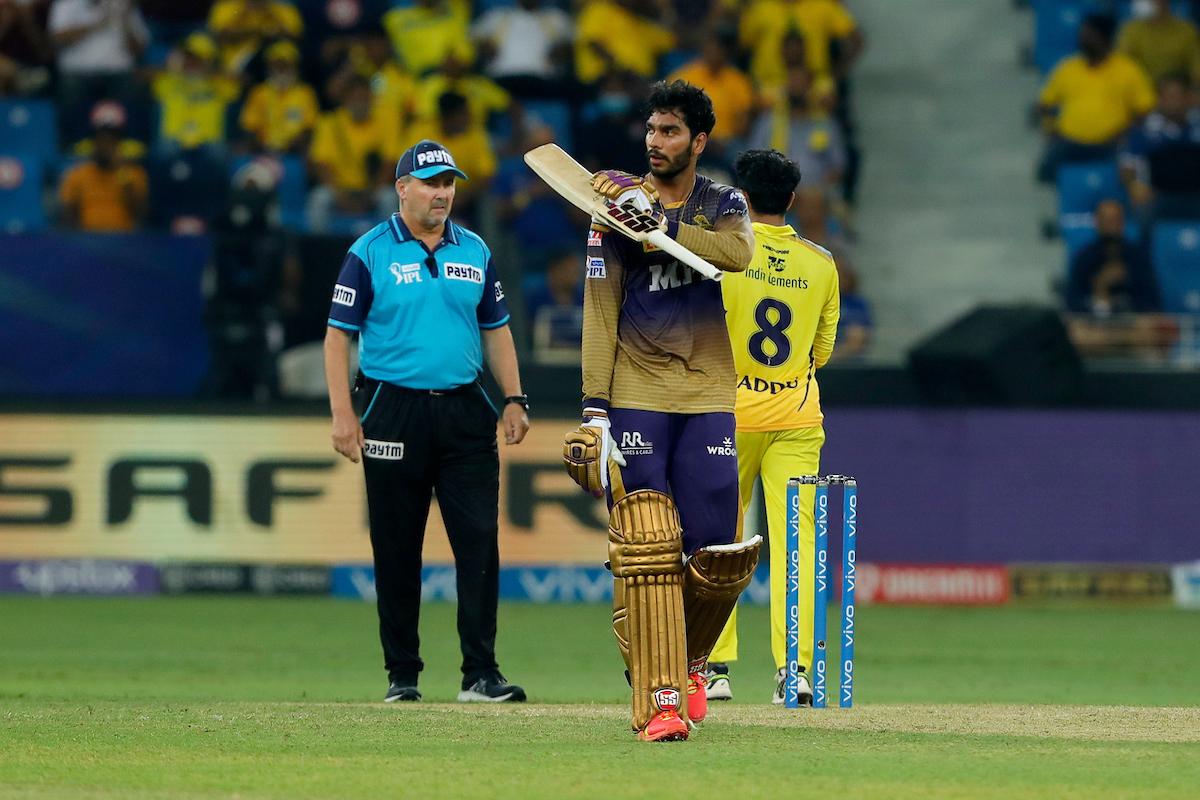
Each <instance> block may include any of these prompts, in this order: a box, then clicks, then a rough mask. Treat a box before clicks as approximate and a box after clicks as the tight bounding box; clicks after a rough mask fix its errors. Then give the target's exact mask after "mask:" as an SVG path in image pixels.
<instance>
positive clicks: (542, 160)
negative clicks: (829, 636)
mask: <svg viewBox="0 0 1200 800" xmlns="http://www.w3.org/2000/svg"><path fill="white" fill-rule="evenodd" d="M525 163H526V164H528V165H529V168H530V169H532V170H533V171H534V172H536V173H537V174H538V177H540V178H541V179H542V180H544V181H545V182H546V184H547V185H548V186H549V187H550V188H551V189H553V190H554V191H556V192H558V193H559V194H560V195H562V196H563V197H564V198H565V199H566V200H567V201H568V202H570V203H571V205H573V206H575V207H576V208H578V209H580V210H582V211H585V212H587V213H588V214H591V215H592V216H593V217H596V218H598V219H602V220H604V224H606V225H608V226H610V227H612V228H614V229H616V230H617V231H619V232H620V233H622V234H624V235H625V236H628V237H629V238H630V239H633V240H634V241H638V242H649V243H650V244H652V245H654V246H655V247H657V248H658V249H659V250H662V251H664V252H666V253H669V254H670V255H672V256H674V257H675V258H676V259H678V260H679V262H680V263H683V264H687V265H688V266H689V267H691V268H692V269H694V270H696V272H699V273H700V274H701V275H703V276H704V277H706V278H711V279H712V280H714V281H719V280H721V277H722V276H723V275H724V273H723V272H721V270H719V269H717V268H716V267H714V266H713V265H712V264H710V263H708V262H707V261H705V260H704V259H703V258H701V257H700V256H698V255H696V254H695V253H693V252H692V251H691V250H688V249H687V248H686V247H684V246H683V245H681V244H680V243H679V242H677V241H675V240H674V239H672V238H671V237H670V236H667V234H666V232H665V231H663V230H660V229H659V228H658V225H657V224H656V223H655V221H654V218H653V217H651V216H650V215H649V214H647V213H646V212H644V211H642V210H641V209H638V208H635V207H634V206H633V205H632V204H625V205H621V206H618V205H616V204H615V203H613V202H611V201H609V200H608V199H606V198H604V197H601V196H600V195H598V194H596V193H595V192H594V191H593V190H592V173H591V172H589V171H588V170H587V169H586V168H585V167H584V166H583V165H582V164H580V163H579V162H578V161H576V160H575V159H573V158H571V156H570V155H568V154H567V152H566V151H565V150H563V149H562V148H561V147H559V146H558V145H556V144H544V145H541V146H540V147H535V148H533V149H532V150H530V151H529V152H528V153H526V154H525Z"/></svg>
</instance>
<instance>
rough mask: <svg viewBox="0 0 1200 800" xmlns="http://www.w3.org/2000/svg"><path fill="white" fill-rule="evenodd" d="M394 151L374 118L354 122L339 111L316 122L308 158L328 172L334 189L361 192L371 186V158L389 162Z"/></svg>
mask: <svg viewBox="0 0 1200 800" xmlns="http://www.w3.org/2000/svg"><path fill="white" fill-rule="evenodd" d="M394 150H395V144H394V143H393V142H390V141H388V140H387V139H386V138H385V132H384V126H383V125H381V124H380V123H379V120H378V119H376V117H375V115H374V114H372V115H370V116H368V117H367V118H366V119H365V120H363V121H362V122H356V121H355V120H354V118H353V117H351V116H350V112H349V111H347V110H346V109H344V108H339V109H337V110H335V111H330V112H328V113H325V114H322V115H321V117H320V118H319V119H318V120H317V126H316V130H315V131H314V132H313V142H312V147H311V148H310V149H309V158H311V159H312V160H313V161H314V162H316V163H318V164H322V165H324V166H326V167H328V168H329V169H330V170H331V171H332V173H333V187H334V188H335V189H340V190H342V191H347V192H361V191H364V190H366V189H369V188H371V186H372V185H373V184H374V182H375V176H374V175H373V174H371V172H370V171H369V167H370V162H371V161H372V156H374V157H375V158H376V159H390V158H391V157H392V153H393V151H394Z"/></svg>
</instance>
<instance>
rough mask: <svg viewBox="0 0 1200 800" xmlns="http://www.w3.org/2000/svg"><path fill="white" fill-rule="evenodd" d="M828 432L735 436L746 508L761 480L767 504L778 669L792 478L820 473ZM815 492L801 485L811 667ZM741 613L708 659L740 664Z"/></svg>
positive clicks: (803, 652) (804, 646)
mask: <svg viewBox="0 0 1200 800" xmlns="http://www.w3.org/2000/svg"><path fill="white" fill-rule="evenodd" d="M823 444H825V429H824V428H822V427H821V426H820V425H817V426H815V427H812V428H793V429H791V430H786V431H768V432H763V433H743V432H741V431H739V432H738V434H737V453H738V484H739V485H740V487H741V497H742V510H743V511H745V510H746V506H747V505H748V504H749V503H750V495H751V493H752V492H753V491H754V480H755V479H756V478H761V479H762V487H763V498H764V499H765V500H766V505H767V541H768V543H769V544H770V550H771V654H772V655H773V656H774V657H775V667H776V669H780V668H782V667H783V666H784V665H785V664H786V663H787V638H786V637H787V622H786V619H785V615H786V613H787V608H786V603H787V598H786V593H787V544H786V538H785V537H786V531H785V527H784V526H785V524H786V522H785V517H786V510H787V509H786V504H787V499H786V494H787V482H788V478H793V477H796V476H797V475H816V474H817V470H818V469H819V468H820V466H821V445H823ZM815 492H816V488H815V487H813V486H801V487H800V663H801V664H803V665H805V666H808V665H810V664H811V663H812V655H813V653H812V645H813V572H812V559H813V553H814V551H815V548H816V530H815V528H814V522H813V496H814V493H815ZM737 648H738V640H737V609H734V612H733V614H731V615H730V617H729V622H728V623H727V624H726V625H725V630H724V631H722V632H721V637H720V638H719V639H717V645H716V647H714V648H713V651H712V655H710V656H709V658H708V660H709V661H712V662H716V663H728V662H730V661H736V660H737Z"/></svg>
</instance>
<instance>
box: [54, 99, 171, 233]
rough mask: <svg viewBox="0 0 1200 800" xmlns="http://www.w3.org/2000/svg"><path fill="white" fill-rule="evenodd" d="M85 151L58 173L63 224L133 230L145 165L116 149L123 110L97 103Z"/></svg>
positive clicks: (140, 213)
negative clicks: (83, 157) (87, 151)
mask: <svg viewBox="0 0 1200 800" xmlns="http://www.w3.org/2000/svg"><path fill="white" fill-rule="evenodd" d="M91 122H92V128H93V135H92V137H91V139H90V142H91V156H90V157H89V158H88V159H87V160H86V161H84V162H83V163H81V164H77V165H76V166H74V167H72V168H71V169H70V170H68V171H67V172H66V174H65V175H63V178H62V183H61V184H60V186H59V190H58V199H59V204H60V206H61V213H62V223H63V225H64V226H65V227H68V228H73V229H75V230H81V231H91V232H96V233H125V232H129V231H133V230H136V229H137V227H138V226H139V225H140V223H141V221H142V219H143V218H144V217H145V215H146V207H147V195H148V192H149V181H148V180H147V178H146V170H144V169H143V168H142V167H141V166H140V165H139V164H136V163H133V162H131V161H129V160H128V159H126V158H125V156H124V155H122V153H121V143H122V138H123V135H124V131H125V110H124V109H123V108H121V106H120V105H118V104H116V103H112V102H107V103H106V102H101V103H97V105H96V108H95V109H94V110H93V112H92V116H91Z"/></svg>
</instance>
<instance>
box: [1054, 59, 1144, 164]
mask: <svg viewBox="0 0 1200 800" xmlns="http://www.w3.org/2000/svg"><path fill="white" fill-rule="evenodd" d="M1154 101H1155V96H1154V87H1153V86H1151V85H1150V79H1149V78H1147V77H1146V73H1145V72H1143V71H1142V68H1141V67H1139V66H1138V65H1137V64H1135V63H1134V62H1133V61H1132V60H1131V59H1130V58H1129V57H1128V56H1126V55H1123V54H1121V53H1113V54H1112V55H1110V56H1109V57H1108V58H1106V59H1105V60H1104V61H1102V62H1100V64H1098V65H1096V66H1094V67H1093V66H1091V65H1090V64H1088V62H1087V60H1086V59H1085V58H1084V57H1083V56H1080V55H1076V56H1071V57H1070V58H1066V59H1063V60H1062V61H1061V62H1059V65H1058V66H1057V67H1055V68H1054V71H1053V72H1051V73H1050V78H1049V79H1048V80H1047V81H1046V85H1045V87H1043V88H1042V94H1041V97H1040V102H1041V104H1042V105H1044V106H1047V107H1050V108H1057V109H1058V120H1057V123H1056V124H1055V130H1056V131H1057V132H1058V134H1059V135H1060V136H1062V137H1063V138H1064V139H1069V140H1071V141H1073V142H1078V143H1080V144H1104V143H1105V142H1109V141H1112V140H1113V139H1114V138H1116V137H1117V136H1120V135H1121V134H1122V133H1124V131H1125V129H1126V128H1128V127H1129V126H1130V125H1131V124H1132V123H1133V121H1134V120H1135V119H1137V118H1138V117H1140V116H1142V115H1143V114H1146V113H1148V112H1149V111H1150V110H1151V109H1153V108H1154Z"/></svg>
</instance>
